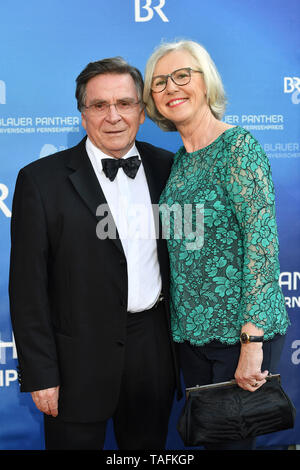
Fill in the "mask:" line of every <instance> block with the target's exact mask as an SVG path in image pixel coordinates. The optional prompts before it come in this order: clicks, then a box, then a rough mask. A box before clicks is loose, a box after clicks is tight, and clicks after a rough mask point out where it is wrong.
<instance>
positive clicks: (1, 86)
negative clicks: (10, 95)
mask: <svg viewBox="0 0 300 470" xmlns="http://www.w3.org/2000/svg"><path fill="white" fill-rule="evenodd" d="M0 104H6V86H5V82H4V81H3V80H0Z"/></svg>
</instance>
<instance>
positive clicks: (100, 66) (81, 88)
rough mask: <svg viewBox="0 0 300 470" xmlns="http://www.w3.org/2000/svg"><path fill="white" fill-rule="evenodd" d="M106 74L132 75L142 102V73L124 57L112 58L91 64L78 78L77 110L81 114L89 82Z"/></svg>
mask: <svg viewBox="0 0 300 470" xmlns="http://www.w3.org/2000/svg"><path fill="white" fill-rule="evenodd" d="M104 74H116V75H123V74H129V75H131V77H132V79H133V81H134V84H135V87H136V91H137V95H138V99H139V101H141V102H142V100H143V89H144V81H143V76H142V74H141V72H140V71H139V70H138V69H137V68H136V67H133V66H132V65H130V64H128V62H126V61H125V60H124V59H123V58H122V57H111V58H107V59H102V60H98V61H96V62H90V63H89V64H88V65H87V66H86V67H85V68H84V69H83V71H82V72H81V73H80V74H79V75H78V77H77V78H76V92H75V96H76V99H77V108H78V110H79V111H80V112H82V110H83V109H84V107H85V100H86V84H87V82H88V81H89V80H90V79H91V78H93V77H96V76H97V75H104ZM141 105H142V103H141Z"/></svg>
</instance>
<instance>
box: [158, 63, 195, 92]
mask: <svg viewBox="0 0 300 470" xmlns="http://www.w3.org/2000/svg"><path fill="white" fill-rule="evenodd" d="M179 70H187V71H188V73H189V81H188V82H186V83H183V84H178V83H176V82H175V80H174V78H173V77H172V75H173V74H174V73H176V72H178V71H179ZM191 72H198V73H203V71H202V70H195V69H192V67H181V68H180V69H176V70H173V72H171V73H168V74H167V75H155V76H154V77H152V80H151V86H150V89H151V91H152V92H153V93H161V92H162V91H164V90H165V89H166V88H167V84H168V78H169V77H170V78H171V80H172V82H173V83H175V85H177V86H185V85H188V84H189V83H190V81H191V79H192V73H191ZM157 77H163V78H165V79H166V84H165V87H164V88H163V89H162V90H160V91H155V90H153V89H152V83H153V80H154V78H157Z"/></svg>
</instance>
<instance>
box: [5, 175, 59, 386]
mask: <svg viewBox="0 0 300 470" xmlns="http://www.w3.org/2000/svg"><path fill="white" fill-rule="evenodd" d="M48 259H49V243H48V235H47V221H46V215H45V210H44V207H43V204H42V199H41V195H40V192H39V189H38V185H37V184H36V183H35V182H34V179H33V177H32V176H31V175H30V171H29V170H28V167H27V169H26V168H25V169H23V170H21V171H20V173H19V175H18V178H17V182H16V188H15V193H14V198H13V208H12V220H11V256H10V275H9V298H10V312H11V320H12V327H13V332H14V336H15V341H16V347H17V354H18V362H19V382H20V386H21V391H22V392H31V391H34V390H42V389H45V388H49V387H54V386H57V385H59V372H58V365H57V355H56V345H55V339H54V334H53V330H52V326H51V317H50V307H49V298H48V291H47V285H48V276H47V272H48Z"/></svg>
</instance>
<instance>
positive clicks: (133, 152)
mask: <svg viewBox="0 0 300 470" xmlns="http://www.w3.org/2000/svg"><path fill="white" fill-rule="evenodd" d="M86 149H87V151H88V153H89V151H90V152H92V153H93V155H94V156H95V157H96V159H97V160H98V161H99V159H100V160H102V158H115V157H112V156H111V155H107V154H106V153H104V152H102V150H100V149H99V148H98V147H96V145H94V144H93V142H92V141H91V140H90V138H89V137H88V138H87V139H86ZM133 155H137V156H138V157H139V160H140V159H141V157H140V154H139V152H138V149H137V148H136V145H135V144H133V146H132V147H131V149H130V150H129V151H128V152H127V153H126V154H125V155H124V156H123V157H122V158H124V159H125V158H129V157H132V156H133Z"/></svg>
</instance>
